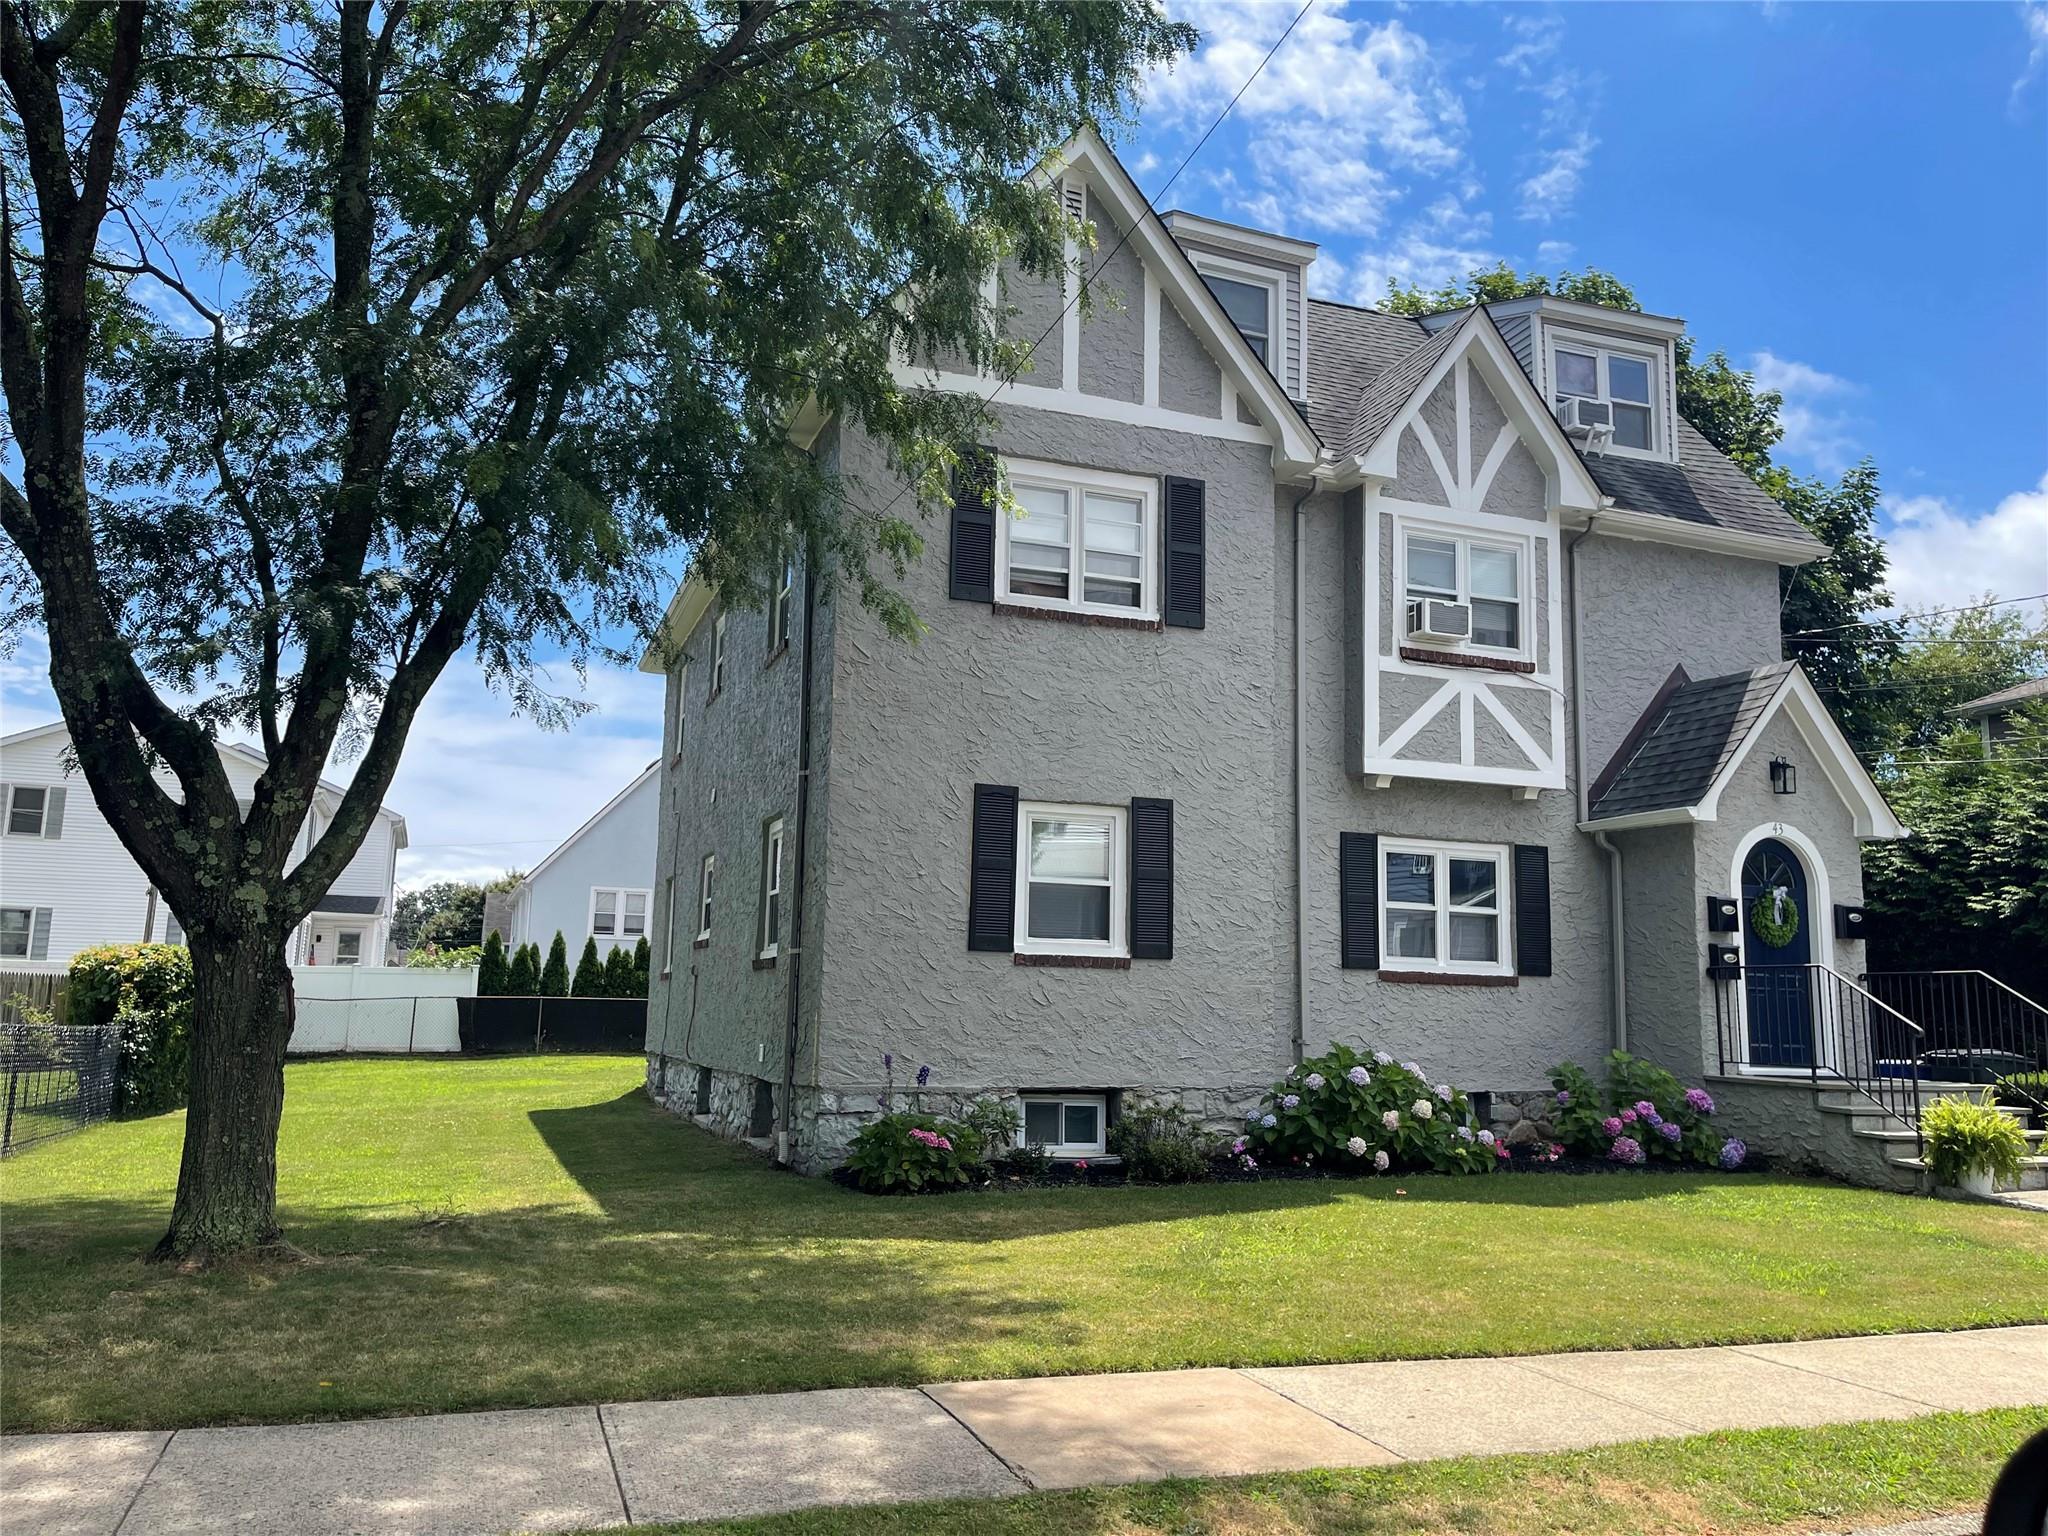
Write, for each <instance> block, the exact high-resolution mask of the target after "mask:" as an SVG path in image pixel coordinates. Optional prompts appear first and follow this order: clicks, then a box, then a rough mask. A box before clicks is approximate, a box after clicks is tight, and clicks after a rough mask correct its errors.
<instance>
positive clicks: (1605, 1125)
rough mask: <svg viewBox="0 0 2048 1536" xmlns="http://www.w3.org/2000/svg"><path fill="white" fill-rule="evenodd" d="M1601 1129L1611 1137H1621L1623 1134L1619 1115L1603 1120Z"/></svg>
mask: <svg viewBox="0 0 2048 1536" xmlns="http://www.w3.org/2000/svg"><path fill="white" fill-rule="evenodd" d="M1600 1129H1601V1130H1603V1131H1605V1132H1606V1133H1607V1134H1608V1135H1610V1136H1619V1135H1620V1134H1621V1119H1620V1117H1619V1116H1617V1115H1609V1116H1608V1117H1607V1118H1606V1119H1605V1120H1602V1121H1601V1122H1600Z"/></svg>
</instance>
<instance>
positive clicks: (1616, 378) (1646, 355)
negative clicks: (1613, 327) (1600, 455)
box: [1550, 331, 1665, 458]
mask: <svg viewBox="0 0 2048 1536" xmlns="http://www.w3.org/2000/svg"><path fill="white" fill-rule="evenodd" d="M1662 361H1663V359H1662V354H1661V353H1659V352H1656V351H1652V350H1645V349H1642V348H1639V347H1627V346H1617V345H1615V344H1613V343H1611V342H1607V341H1602V340H1596V339H1595V338H1593V337H1591V336H1588V335H1586V334H1584V333H1583V332H1578V331H1554V332H1551V333H1550V396H1551V404H1552V405H1553V406H1556V405H1561V404H1563V403H1564V402H1565V401H1566V400H1570V399H1574V398H1577V399H1582V400H1605V401H1607V402H1608V403H1609V404H1610V405H1611V406H1612V407H1613V408H1614V435H1613V437H1611V438H1610V439H1608V441H1607V443H1606V449H1605V451H1607V452H1610V453H1624V454H1636V455H1638V456H1641V457H1644V458H1662V457H1663V456H1664V454H1665V448H1664V435H1663V432H1662V431H1661V427H1662V422H1661V420H1660V416H1661V413H1660V412H1659V411H1658V409H1657V401H1658V400H1659V398H1660V397H1661V386H1662V382H1663V380H1662V374H1661V371H1660V370H1661V368H1662Z"/></svg>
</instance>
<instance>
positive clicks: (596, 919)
mask: <svg viewBox="0 0 2048 1536" xmlns="http://www.w3.org/2000/svg"><path fill="white" fill-rule="evenodd" d="M590 931H591V933H592V934H594V935H595V936H596V937H598V938H600V939H609V938H612V937H615V936H616V935H617V933H618V931H619V893H618V892H617V891H607V890H603V889H593V890H592V891H591V893H590Z"/></svg>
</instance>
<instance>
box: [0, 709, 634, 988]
mask: <svg viewBox="0 0 2048 1536" xmlns="http://www.w3.org/2000/svg"><path fill="white" fill-rule="evenodd" d="M71 756H72V754H71V736H70V733H69V732H68V731H67V730H66V729H65V727H64V722H63V721H61V720H58V721H52V722H51V723H50V724H48V725H42V726H36V727H34V728H33V729H30V730H26V731H16V732H14V733H13V734H12V735H9V736H0V965H19V964H23V963H34V962H47V963H49V964H50V965H53V966H54V965H58V964H62V963H64V962H67V961H69V960H70V959H71V957H72V956H73V955H75V954H77V953H78V951H80V950H81V949H89V948H91V947H92V946H93V945H95V944H126V943H137V942H143V943H148V942H157V943H168V944H178V943H182V942H184V929H183V927H182V926H181V925H180V923H179V921H178V918H177V914H175V913H174V912H172V911H171V909H170V907H169V905H168V904H167V903H166V902H165V901H164V899H163V897H162V896H161V895H160V894H159V893H158V892H157V891H156V889H155V888H154V887H153V886H152V885H151V884H150V882H149V877H148V876H146V875H145V874H143V872H142V869H141V867H140V866H139V865H137V864H136V862H135V860H134V859H132V858H131V857H129V854H128V850H127V849H126V848H123V847H122V846H121V841H120V839H119V838H117V837H116V836H115V835H114V829H113V828H112V827H111V826H109V825H108V824H107V820H106V818H105V817H104V816H102V815H101V814H100V810H99V807H98V806H97V805H96V804H94V803H93V798H92V791H91V790H90V789H89V788H88V787H87V786H86V783H85V777H84V775H83V774H82V773H80V772H79V770H78V768H77V766H76V765H75V764H74V763H73V762H72V761H71ZM220 757H221V764H222V766H223V767H224V768H225V769H226V770H227V775H228V782H229V783H230V784H232V785H233V786H234V790H235V796H236V798H237V799H239V800H242V801H243V802H244V803H246V802H247V801H248V799H249V797H251V796H252V795H253V794H254V793H255V790H256V780H257V778H258V777H259V776H260V775H261V774H262V772H263V768H264V757H263V754H262V753H261V752H258V751H256V750H255V749H254V748H252V747H245V746H242V745H240V744H238V743H236V742H230V741H224V742H221V743H220ZM158 778H159V780H160V782H162V783H163V785H164V786H165V787H166V788H167V789H170V790H171V791H172V793H174V794H175V793H176V792H177V783H176V780H175V779H174V778H172V776H171V774H170V771H169V770H168V769H164V770H161V771H160V772H159V774H158ZM341 795H342V788H341V786H340V785H338V784H330V783H329V782H327V781H326V780H325V779H323V780H321V781H320V787H319V789H318V791H317V792H316V793H315V795H314V798H313V809H312V811H311V813H310V814H308V816H307V817H306V823H305V825H304V826H303V827H301V828H300V829H299V836H298V839H297V841H296V842H295V843H294V844H293V849H292V856H291V859H290V861H289V862H290V863H292V864H296V863H297V862H298V861H299V859H301V858H303V857H304V856H305V852H306V849H307V848H309V847H310V846H311V845H312V842H313V840H314V839H316V838H318V837H319V836H320V834H321V833H322V832H323V831H324V830H325V829H326V827H327V824H328V821H329V819H330V818H331V817H332V816H333V814H334V812H335V809H336V808H337V806H338V805H339V804H340V801H341ZM650 838H651V833H650ZM404 846H405V818H404V817H402V816H400V815H399V814H398V813H397V812H396V811H393V810H391V809H389V808H388V807H380V808H379V810H378V812H377V819H376V820H375V821H374V822H373V823H372V824H371V827H370V831H369V834H368V835H367V836H366V837H365V838H364V839H363V845H362V847H361V848H359V849H357V850H356V856H355V857H354V858H353V859H351V860H349V862H348V867H347V868H346V869H344V870H343V871H342V872H341V876H340V878H339V879H337V880H336V881H335V882H334V886H333V888H332V889H331V890H330V891H328V893H327V894H326V895H325V896H323V897H322V898H321V899H320V903H319V905H318V906H317V907H316V908H315V909H314V911H313V914H312V915H311V916H310V917H308V918H307V919H306V920H305V922H303V923H301V924H300V925H299V926H298V928H297V929H296V930H294V932H293V933H292V937H291V940H290V942H289V944H288V945H287V946H286V958H287V959H289V960H290V962H291V963H292V964H294V965H381V964H382V963H383V962H384V956H385V951H386V949H387V947H388V946H389V943H390V938H391V901H392V894H391V893H392V885H393V882H394V879H395V877H396V875H397V868H398V850H399V849H401V848H403V847H404ZM651 857H652V855H650V859H651Z"/></svg>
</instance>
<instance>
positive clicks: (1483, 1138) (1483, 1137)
mask: <svg viewBox="0 0 2048 1536" xmlns="http://www.w3.org/2000/svg"><path fill="white" fill-rule="evenodd" d="M1479 1145H1481V1146H1482V1147H1490V1146H1492V1145H1493V1132H1491V1131H1481V1132H1480V1133H1479Z"/></svg>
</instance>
